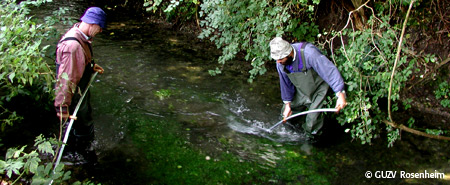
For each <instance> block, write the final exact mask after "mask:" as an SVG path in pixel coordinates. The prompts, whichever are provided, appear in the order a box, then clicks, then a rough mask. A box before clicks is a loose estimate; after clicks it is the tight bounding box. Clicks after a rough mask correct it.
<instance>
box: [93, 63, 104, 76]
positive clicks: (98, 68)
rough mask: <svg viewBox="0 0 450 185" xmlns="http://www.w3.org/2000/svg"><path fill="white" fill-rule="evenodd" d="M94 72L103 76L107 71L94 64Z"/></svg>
mask: <svg viewBox="0 0 450 185" xmlns="http://www.w3.org/2000/svg"><path fill="white" fill-rule="evenodd" d="M94 71H95V72H98V73H100V74H103V72H104V71H105V70H103V68H102V67H100V66H99V65H98V64H94Z"/></svg>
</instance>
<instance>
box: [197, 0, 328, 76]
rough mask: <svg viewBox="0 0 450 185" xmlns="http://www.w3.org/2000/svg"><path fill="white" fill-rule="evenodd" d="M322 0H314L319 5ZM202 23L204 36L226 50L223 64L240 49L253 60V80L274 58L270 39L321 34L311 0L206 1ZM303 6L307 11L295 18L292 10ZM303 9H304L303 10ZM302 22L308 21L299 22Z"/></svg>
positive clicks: (311, 38) (221, 59)
mask: <svg viewBox="0 0 450 185" xmlns="http://www.w3.org/2000/svg"><path fill="white" fill-rule="evenodd" d="M319 2H320V1H318V0H314V1H313V3H312V4H315V5H317V4H318V3H319ZM200 7H201V11H200V17H202V18H203V20H202V21H201V23H200V25H201V26H202V27H203V30H202V33H200V35H199V38H200V39H208V38H209V40H210V41H212V42H214V43H215V44H216V46H217V48H219V49H221V50H222V56H220V57H219V58H218V62H219V64H222V65H223V64H225V62H227V61H231V60H233V59H234V58H235V57H236V55H237V54H238V53H240V52H243V53H244V54H245V57H244V59H245V60H246V61H249V62H251V66H252V69H251V70H250V71H249V73H250V78H249V81H250V82H252V81H253V79H255V77H256V76H257V75H262V74H264V73H265V72H266V71H267V69H266V68H265V66H264V64H265V63H266V62H267V61H269V60H270V55H269V47H268V43H269V41H270V40H271V39H272V38H273V37H275V36H283V37H284V38H287V37H294V38H296V39H299V40H308V41H313V40H314V39H313V38H315V37H316V35H317V34H318V28H317V26H316V25H315V24H314V23H313V22H311V19H310V18H311V17H312V16H311V15H310V14H312V12H313V10H314V5H310V4H309V1H308V0H300V1H290V2H283V1H275V2H273V1H268V0H232V1H225V0H206V1H204V2H203V3H202V4H201V5H200ZM296 7H300V8H301V9H304V10H305V11H304V12H302V14H301V15H303V14H306V15H308V16H305V18H303V19H301V18H300V16H299V15H295V16H296V17H292V16H291V14H290V11H289V10H290V9H295V8H296ZM300 12H301V11H300ZM300 22H304V23H302V24H299V23H300ZM209 72H210V74H212V75H215V74H218V73H220V68H216V69H215V70H210V71H209Z"/></svg>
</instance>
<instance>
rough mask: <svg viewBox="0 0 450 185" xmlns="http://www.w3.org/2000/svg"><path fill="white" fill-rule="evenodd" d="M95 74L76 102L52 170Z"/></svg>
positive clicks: (56, 164) (59, 158)
mask: <svg viewBox="0 0 450 185" xmlns="http://www.w3.org/2000/svg"><path fill="white" fill-rule="evenodd" d="M97 74H98V72H95V73H94V75H92V77H91V80H90V81H89V83H88V85H87V87H86V90H84V92H83V95H82V96H81V98H80V100H79V101H78V104H77V106H76V107H75V110H74V111H73V115H72V116H71V118H70V122H69V125H68V126H67V129H66V133H65V135H64V140H63V144H62V146H61V148H60V149H59V152H58V158H57V159H56V163H55V167H54V168H53V169H56V167H57V166H58V164H59V162H60V160H61V157H62V154H63V152H64V147H65V146H66V144H67V140H68V139H69V133H70V129H72V125H73V122H74V120H75V119H76V116H77V113H78V109H80V105H81V102H82V101H83V99H84V96H86V93H87V92H88V90H89V87H90V86H91V83H92V82H93V81H94V78H95V76H97Z"/></svg>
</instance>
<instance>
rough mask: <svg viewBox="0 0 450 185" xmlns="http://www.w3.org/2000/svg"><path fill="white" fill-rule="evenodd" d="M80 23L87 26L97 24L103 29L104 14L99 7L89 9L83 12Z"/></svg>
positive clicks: (104, 25) (104, 22)
mask: <svg viewBox="0 0 450 185" xmlns="http://www.w3.org/2000/svg"><path fill="white" fill-rule="evenodd" d="M81 21H83V22H85V23H88V24H97V25H99V26H100V27H102V28H103V29H105V27H106V13H105V12H104V11H103V10H102V9H101V8H99V7H90V8H88V9H87V10H86V12H84V15H83V16H82V17H81Z"/></svg>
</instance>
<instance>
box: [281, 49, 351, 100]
mask: <svg viewBox="0 0 450 185" xmlns="http://www.w3.org/2000/svg"><path fill="white" fill-rule="evenodd" d="M292 45H293V46H295V47H293V48H294V61H293V62H297V61H299V60H300V58H301V56H300V46H301V43H294V44H292ZM304 55H305V60H306V62H305V61H303V62H304V63H306V69H307V70H310V69H313V70H314V71H316V72H317V74H318V75H319V76H320V77H321V78H322V79H323V80H324V81H325V82H326V83H328V85H329V86H330V87H331V89H333V91H334V92H339V91H342V90H344V79H343V78H342V76H341V73H340V72H339V71H338V69H337V67H336V66H335V65H334V64H333V63H332V62H331V61H330V60H329V59H328V58H327V57H326V56H324V55H323V54H322V53H321V52H320V50H319V49H318V48H317V47H315V46H314V45H313V44H310V43H308V44H307V45H306V47H305V50H304ZM284 67H286V69H287V70H288V71H289V72H292V71H293V70H292V65H287V66H284V65H282V64H280V63H277V71H278V75H279V77H280V89H281V99H282V100H283V101H284V102H290V101H292V100H293V99H294V93H295V87H294V85H293V84H292V82H291V80H289V77H288V76H287V75H286V72H285V71H284V69H283V68H284ZM298 67H299V70H298V71H299V72H300V73H301V71H302V70H301V69H302V68H303V65H302V63H299V65H298Z"/></svg>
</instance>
